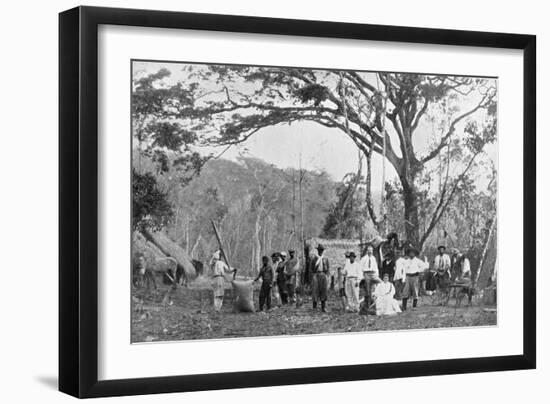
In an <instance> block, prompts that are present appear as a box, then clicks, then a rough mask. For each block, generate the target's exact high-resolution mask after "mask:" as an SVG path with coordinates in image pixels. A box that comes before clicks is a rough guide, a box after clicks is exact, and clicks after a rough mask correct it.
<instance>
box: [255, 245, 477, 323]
mask: <svg viewBox="0 0 550 404" xmlns="http://www.w3.org/2000/svg"><path fill="white" fill-rule="evenodd" d="M316 252H317V253H316V254H313V255H312V256H311V257H310V260H309V266H308V270H309V271H308V274H309V285H310V289H311V300H312V308H313V309H314V310H316V309H318V308H320V310H321V311H322V312H326V310H327V300H328V296H329V289H331V288H332V287H333V286H334V287H335V289H336V290H337V293H338V297H339V305H340V308H341V310H343V311H344V310H345V311H348V312H355V313H357V312H360V311H361V309H362V308H364V309H366V310H375V312H376V314H377V315H393V314H397V313H400V312H401V311H404V310H407V308H408V304H409V301H411V300H412V307H413V308H414V307H417V305H418V299H419V296H420V292H421V290H423V291H426V293H430V292H431V291H435V290H438V289H446V288H448V286H449V284H450V282H451V280H453V281H459V282H469V277H470V265H469V260H468V258H467V257H466V256H465V255H464V254H462V253H460V252H459V251H458V250H456V251H454V254H453V259H451V257H450V256H449V255H448V254H447V253H446V247H445V246H439V247H438V254H437V255H436V256H435V257H434V259H433V261H432V264H431V265H430V263H429V262H428V258H427V257H424V259H420V258H419V257H418V255H419V251H418V250H417V249H416V248H414V247H404V246H397V248H395V251H394V252H393V254H387V255H386V256H385V257H384V259H383V260H382V261H381V262H380V264H379V261H378V259H377V258H376V256H375V251H374V248H373V246H372V245H368V246H367V248H366V250H365V254H364V255H363V256H362V257H357V255H356V253H355V252H354V251H349V252H346V253H345V254H344V265H343V266H340V267H338V268H337V271H336V274H332V272H331V268H330V263H329V260H328V258H327V257H325V255H324V252H325V247H324V246H323V245H322V244H319V245H318V246H317V247H316ZM451 261H453V262H451ZM452 267H455V268H459V270H458V273H451V269H452ZM300 271H301V269H300V261H299V259H298V258H297V257H296V254H295V251H294V250H290V251H289V252H288V254H287V253H286V252H277V253H274V254H272V256H271V261H270V260H269V258H268V257H267V256H264V257H263V259H262V267H261V268H260V271H259V274H258V276H257V277H256V279H255V281H259V280H261V281H262V284H261V288H260V296H259V308H260V311H261V310H264V309H267V310H269V309H270V308H271V306H272V295H275V296H277V297H278V298H280V303H281V304H282V305H285V304H287V303H294V302H296V289H297V287H299V285H298V283H299V282H300V280H301V279H302V276H301V273H300ZM464 284H465V285H466V283H464ZM274 288H275V293H273V289H274ZM361 290H362V291H363V293H362V295H363V298H361ZM396 299H399V300H400V301H398V300H396Z"/></svg>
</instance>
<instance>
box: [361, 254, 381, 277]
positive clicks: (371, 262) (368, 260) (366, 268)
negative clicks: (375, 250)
mask: <svg viewBox="0 0 550 404" xmlns="http://www.w3.org/2000/svg"><path fill="white" fill-rule="evenodd" d="M360 264H361V270H362V271H363V272H374V273H375V274H376V275H378V263H377V262H376V258H375V257H374V255H369V254H367V255H365V256H364V257H363V258H361V261H360Z"/></svg>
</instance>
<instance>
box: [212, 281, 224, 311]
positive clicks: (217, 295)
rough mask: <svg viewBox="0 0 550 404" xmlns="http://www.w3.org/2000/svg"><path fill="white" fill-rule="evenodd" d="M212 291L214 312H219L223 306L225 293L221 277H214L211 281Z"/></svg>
mask: <svg viewBox="0 0 550 404" xmlns="http://www.w3.org/2000/svg"><path fill="white" fill-rule="evenodd" d="M212 290H213V292H214V310H216V311H220V310H221V309H222V305H223V296H224V293H225V282H224V279H223V276H216V277H215V278H214V280H213V281H212Z"/></svg>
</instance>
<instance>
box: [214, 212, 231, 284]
mask: <svg viewBox="0 0 550 404" xmlns="http://www.w3.org/2000/svg"><path fill="white" fill-rule="evenodd" d="M211 223H212V228H213V229H214V234H215V236H216V240H218V245H219V246H220V251H221V253H222V257H223V260H224V261H225V263H226V264H227V266H228V267H229V268H231V265H230V264H229V259H227V255H226V254H225V250H224V248H223V243H222V239H221V237H220V233H219V232H218V228H217V227H216V223H214V221H213V220H212V221H211ZM236 276H237V270H235V272H233V279H235V277H236Z"/></svg>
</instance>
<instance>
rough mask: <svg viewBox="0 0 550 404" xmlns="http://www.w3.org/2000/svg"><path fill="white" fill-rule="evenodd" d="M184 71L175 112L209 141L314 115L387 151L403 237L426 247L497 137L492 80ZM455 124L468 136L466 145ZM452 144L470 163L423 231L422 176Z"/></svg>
mask: <svg viewBox="0 0 550 404" xmlns="http://www.w3.org/2000/svg"><path fill="white" fill-rule="evenodd" d="M185 74H186V76H185V79H184V80H181V82H180V85H182V86H183V87H180V88H181V89H183V88H184V87H185V102H182V103H179V104H177V105H172V106H171V108H170V112H171V115H172V117H173V119H174V120H175V121H177V122H179V123H183V124H184V127H185V128H186V130H188V131H190V132H191V133H193V134H194V135H196V136H198V138H199V142H201V143H203V144H215V145H225V146H227V147H230V146H231V145H234V144H238V143H241V142H244V141H245V140H247V139H248V138H250V137H251V136H252V135H253V134H255V133H257V132H258V131H259V130H261V129H262V128H265V127H268V126H273V125H278V124H283V123H289V124H290V123H293V122H297V121H312V122H316V123H318V124H320V125H323V126H325V127H328V128H335V129H338V130H340V131H341V132H342V133H343V134H345V135H346V136H349V137H350V138H351V140H352V141H353V142H354V143H355V145H356V146H357V147H358V148H359V149H360V150H361V151H362V152H363V153H364V154H365V156H366V157H367V159H369V160H368V161H369V162H370V158H371V156H372V153H373V152H374V153H376V154H378V155H383V156H384V158H385V159H386V161H387V162H389V163H390V165H391V166H392V167H393V168H394V169H395V172H396V173H397V176H398V178H399V181H400V184H401V187H402V189H403V202H404V217H403V220H404V223H405V233H406V237H407V238H408V239H409V241H411V242H412V243H414V244H417V245H418V246H420V247H422V245H423V243H424V242H425V241H426V239H427V238H428V236H429V234H430V232H431V231H432V230H433V228H434V227H435V225H436V224H437V222H438V221H439V219H440V218H441V216H442V214H443V212H444V211H445V209H446V207H447V206H448V204H449V202H450V200H451V199H452V198H453V196H454V194H455V192H456V189H458V187H459V185H460V183H461V182H462V181H463V179H464V177H465V175H466V174H467V172H468V170H469V169H470V168H471V167H472V164H473V163H474V160H475V159H476V157H477V156H478V155H479V154H480V153H482V150H483V148H484V146H485V145H486V144H487V143H490V142H493V141H494V139H495V137H496V113H495V112H496V86H495V80H492V79H483V78H471V77H458V76H444V75H425V74H401V73H360V72H355V71H332V70H311V69H301V68H277V67H247V66H225V65H224V66H222V65H210V66H206V65H188V66H187V67H186V73H185ZM182 83H186V84H185V85H183V84H182ZM457 100H458V101H457ZM451 105H452V106H453V107H449V106H451ZM430 114H432V115H433V116H438V117H439V118H440V119H439V120H440V121H441V122H442V125H441V131H440V133H438V136H437V138H436V141H435V142H433V144H430V145H428V150H427V151H426V150H424V151H422V152H419V151H417V150H416V146H415V145H416V143H415V142H417V141H418V140H417V139H418V138H419V137H420V138H424V139H426V138H429V136H427V133H426V128H425V127H426V125H425V124H423V121H424V120H425V118H426V117H427V116H429V115H430ZM474 116H475V117H476V119H475V120H471V121H470V119H471V118H473V117H474ZM457 128H460V130H461V131H464V134H465V136H461V139H464V141H462V142H461V143H460V145H459V144H458V143H457V140H456V137H457V136H454V135H455V134H456V132H457ZM419 135H426V136H419ZM453 142H455V146H457V145H458V146H460V147H461V148H463V149H464V152H465V154H464V156H467V158H466V159H465V160H466V161H465V162H464V164H463V168H464V169H463V171H462V172H461V173H458V174H457V175H455V176H447V178H446V181H445V183H444V186H443V187H442V189H441V190H440V194H439V196H440V200H439V202H438V203H437V205H436V207H435V208H434V210H433V212H431V219H430V220H429V226H428V227H427V229H426V231H425V232H421V231H420V226H419V224H420V221H419V203H418V198H419V192H418V189H417V181H418V179H419V178H420V176H421V173H422V171H423V170H424V168H425V166H426V165H428V164H430V162H432V161H433V160H434V159H435V158H436V157H438V156H439V155H440V154H441V153H442V152H444V151H446V150H448V149H449V148H450V147H451V146H452V144H453ZM368 174H369V173H368V172H367V175H368ZM368 185H369V186H370V183H369V184H368ZM368 194H369V193H368ZM371 210H372V209H371ZM369 213H370V215H371V217H372V219H373V221H374V220H375V218H374V217H373V216H374V215H373V212H369ZM381 220H384V218H381Z"/></svg>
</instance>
